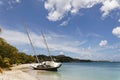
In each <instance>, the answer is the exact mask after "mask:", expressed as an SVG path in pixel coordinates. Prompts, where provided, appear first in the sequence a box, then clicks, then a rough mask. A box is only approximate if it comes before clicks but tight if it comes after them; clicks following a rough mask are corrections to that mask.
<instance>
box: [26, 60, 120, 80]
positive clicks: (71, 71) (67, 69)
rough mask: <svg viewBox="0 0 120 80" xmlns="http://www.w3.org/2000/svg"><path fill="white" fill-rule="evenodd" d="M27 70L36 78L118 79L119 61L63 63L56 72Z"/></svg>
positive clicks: (62, 79)
mask: <svg viewBox="0 0 120 80" xmlns="http://www.w3.org/2000/svg"><path fill="white" fill-rule="evenodd" d="M27 72H28V73H29V74H31V75H32V76H35V77H37V79H38V80H120V63H118V62H114V63H113V62H81V63H63V65H62V66H61V68H60V69H59V70H58V71H57V72H51V71H39V70H29V71H27Z"/></svg>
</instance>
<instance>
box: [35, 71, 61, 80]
mask: <svg viewBox="0 0 120 80" xmlns="http://www.w3.org/2000/svg"><path fill="white" fill-rule="evenodd" d="M36 75H37V79H39V80H61V74H60V73H59V72H52V71H44V70H43V71H42V70H41V71H40V70H37V71H36Z"/></svg>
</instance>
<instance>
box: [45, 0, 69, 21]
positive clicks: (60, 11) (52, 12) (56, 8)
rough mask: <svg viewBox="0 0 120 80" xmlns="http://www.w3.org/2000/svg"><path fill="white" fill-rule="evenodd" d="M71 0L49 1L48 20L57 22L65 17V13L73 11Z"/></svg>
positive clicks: (46, 5)
mask: <svg viewBox="0 0 120 80" xmlns="http://www.w3.org/2000/svg"><path fill="white" fill-rule="evenodd" d="M70 1H71V0H47V1H46V2H45V9H47V10H48V11H49V13H48V16H47V18H48V19H49V20H51V21H57V20H60V19H62V18H63V17H64V15H65V13H66V12H68V11H69V10H70V9H71V5H70Z"/></svg>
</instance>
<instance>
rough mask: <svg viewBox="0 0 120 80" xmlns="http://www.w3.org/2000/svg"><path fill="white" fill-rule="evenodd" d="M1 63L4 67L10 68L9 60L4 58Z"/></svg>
mask: <svg viewBox="0 0 120 80" xmlns="http://www.w3.org/2000/svg"><path fill="white" fill-rule="evenodd" d="M3 63H4V67H10V59H9V58H4V59H3Z"/></svg>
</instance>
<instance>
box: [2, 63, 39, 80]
mask: <svg viewBox="0 0 120 80" xmlns="http://www.w3.org/2000/svg"><path fill="white" fill-rule="evenodd" d="M30 65H31V64H23V65H19V66H16V67H12V70H11V71H3V74H0V80H37V79H36V78H35V77H33V76H31V75H29V74H28V73H25V72H23V71H22V70H21V69H22V68H27V67H30Z"/></svg>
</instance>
